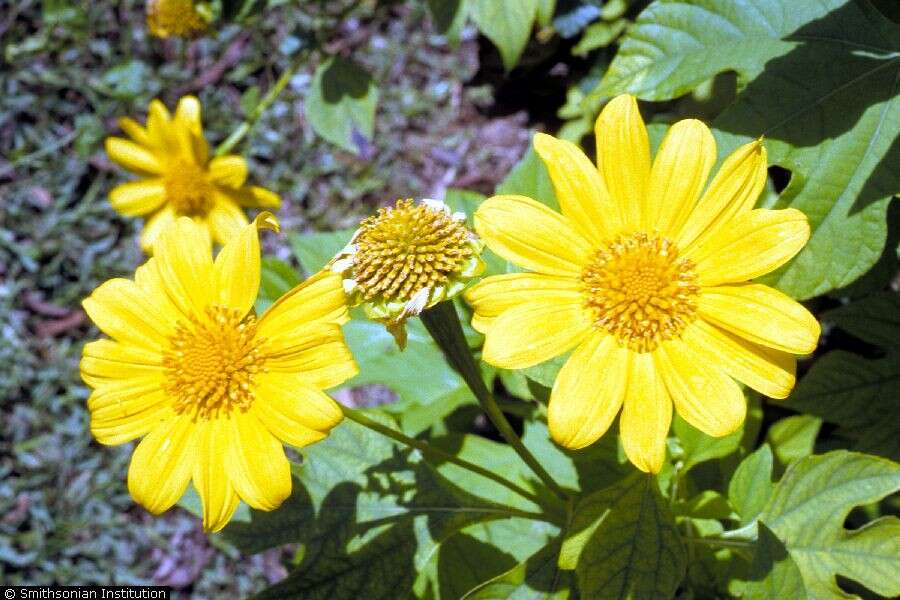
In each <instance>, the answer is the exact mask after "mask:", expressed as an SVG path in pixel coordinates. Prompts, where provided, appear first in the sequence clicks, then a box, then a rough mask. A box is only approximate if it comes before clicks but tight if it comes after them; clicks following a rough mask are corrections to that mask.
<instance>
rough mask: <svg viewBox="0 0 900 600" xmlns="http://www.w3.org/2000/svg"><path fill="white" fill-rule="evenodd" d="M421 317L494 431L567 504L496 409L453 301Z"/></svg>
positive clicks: (438, 306)
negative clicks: (492, 425)
mask: <svg viewBox="0 0 900 600" xmlns="http://www.w3.org/2000/svg"><path fill="white" fill-rule="evenodd" d="M420 316H421V318H422V322H423V323H425V327H426V328H427V329H428V333H430V334H431V337H433V338H434V341H435V342H437V345H438V346H440V348H441V350H443V352H444V356H446V357H447V361H448V362H449V363H450V365H451V366H452V367H453V368H454V369H456V371H457V372H458V373H459V374H460V375H461V376H462V378H463V380H464V381H465V382H466V385H468V386H469V389H470V390H472V393H473V394H475V397H476V398H478V402H479V403H480V404H481V408H482V409H483V410H484V412H485V413H487V416H488V418H489V419H490V420H491V422H492V423H493V424H494V427H496V428H497V431H499V432H500V435H502V436H503V439H505V440H506V441H507V443H508V444H509V445H510V446H512V447H513V449H514V450H515V451H516V452H517V453H518V454H519V456H520V457H521V458H522V460H524V461H525V464H527V465H528V466H529V467H530V468H531V470H532V471H534V474H535V475H537V476H538V477H539V478H540V480H541V481H543V482H544V484H545V485H546V486H547V487H548V488H549V489H550V490H551V491H552V492H553V493H554V494H556V495H557V496H558V497H559V498H560V499H561V500H563V501H567V500H568V498H569V497H568V494H566V492H565V490H563V489H562V487H560V485H559V484H558V483H556V481H554V480H553V478H552V477H551V476H550V474H549V473H547V471H546V470H545V469H544V467H542V466H541V463H539V462H538V460H537V459H536V458H535V457H534V455H533V454H532V453H531V452H530V451H529V450H528V448H526V447H525V444H523V443H522V440H520V439H519V436H518V435H516V432H515V431H513V428H512V425H510V424H509V421H508V420H507V419H506V416H505V415H504V414H503V411H501V410H500V407H499V406H497V401H496V400H494V396H493V394H491V392H490V391H489V390H488V389H487V386H486V385H485V384H484V379H482V377H481V369H479V368H478V363H476V362H475V359H474V358H473V357H472V351H471V350H470V349H469V345H468V344H467V343H466V337H465V334H464V333H463V329H462V324H461V323H460V322H459V315H457V314H456V308H455V307H454V306H453V302H452V301H450V300H447V301H444V302H441V303H440V304H437V305H436V306H433V307H431V308H429V309H428V310H425V311H424V312H423V313H422V314H421V315H420Z"/></svg>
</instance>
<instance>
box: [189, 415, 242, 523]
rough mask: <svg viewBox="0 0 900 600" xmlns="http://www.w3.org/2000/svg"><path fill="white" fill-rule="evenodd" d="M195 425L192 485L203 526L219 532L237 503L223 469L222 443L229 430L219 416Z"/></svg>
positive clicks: (227, 436) (232, 488) (236, 496)
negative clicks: (195, 439)
mask: <svg viewBox="0 0 900 600" xmlns="http://www.w3.org/2000/svg"><path fill="white" fill-rule="evenodd" d="M198 425H199V426H198V429H197V434H196V435H197V460H196V461H195V462H194V469H193V478H194V487H195V488H196V489H197V493H198V494H199V495H200V502H201V504H202V505H203V529H204V530H206V531H210V532H212V531H219V530H220V529H222V528H223V527H225V525H227V524H228V521H230V520H231V516H232V515H233V514H234V511H235V510H236V509H237V507H238V504H239V503H240V499H239V498H238V495H237V493H236V492H235V491H234V486H233V485H232V484H231V480H230V479H229V478H228V472H227V471H226V469H225V452H226V449H225V446H224V443H223V442H225V441H227V440H228V439H229V432H228V431H227V430H226V429H225V425H226V423H225V421H224V420H220V419H216V420H213V421H205V422H201V423H199V424H198Z"/></svg>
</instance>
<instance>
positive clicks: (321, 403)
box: [253, 373, 343, 448]
mask: <svg viewBox="0 0 900 600" xmlns="http://www.w3.org/2000/svg"><path fill="white" fill-rule="evenodd" d="M253 411H254V412H255V413H256V416H257V417H258V418H259V420H260V422H262V424H263V425H264V426H265V427H266V429H268V430H269V431H270V432H271V433H272V435H274V436H275V437H277V438H278V439H279V440H281V441H282V442H285V443H287V444H291V445H292V446H296V447H298V448H302V447H304V446H308V445H309V444H313V443H315V442H318V441H319V440H322V439H324V438H325V436H327V435H328V432H329V431H331V429H332V428H333V427H335V426H336V425H337V424H338V423H340V422H341V419H343V413H342V412H341V409H340V407H339V406H338V405H337V402H335V401H334V400H332V399H331V398H330V397H329V396H328V395H327V394H326V393H325V392H322V391H320V390H317V389H314V388H312V387H310V386H309V384H308V383H306V381H305V378H304V377H303V376H302V375H289V374H286V373H267V374H266V375H265V376H263V377H260V379H259V388H258V392H257V400H256V402H255V403H254V404H253Z"/></svg>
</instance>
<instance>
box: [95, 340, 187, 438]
mask: <svg viewBox="0 0 900 600" xmlns="http://www.w3.org/2000/svg"><path fill="white" fill-rule="evenodd" d="M95 343H96V342H95ZM83 378H84V379H85V381H86V382H88V384H89V385H92V386H94V387H96V388H97V389H95V390H94V391H93V392H92V393H91V395H90V397H89V398H88V402H87V405H88V410H90V413H91V433H92V434H93V436H94V437H95V438H96V439H97V441H98V442H100V443H101V444H106V445H109V446H114V445H118V444H124V443H125V442H130V441H131V440H134V439H137V438H139V437H141V436H144V435H146V434H147V433H149V432H150V431H151V430H152V429H154V428H155V427H156V426H158V425H159V424H160V423H161V422H162V421H165V420H166V419H169V418H171V417H172V411H171V402H170V400H169V398H168V396H167V395H166V394H165V392H164V391H163V389H162V384H163V380H162V373H161V372H156V373H150V374H145V375H142V376H129V377H125V378H117V379H106V378H99V379H95V378H94V377H93V376H91V375H86V376H85V375H83ZM89 380H90V381H89Z"/></svg>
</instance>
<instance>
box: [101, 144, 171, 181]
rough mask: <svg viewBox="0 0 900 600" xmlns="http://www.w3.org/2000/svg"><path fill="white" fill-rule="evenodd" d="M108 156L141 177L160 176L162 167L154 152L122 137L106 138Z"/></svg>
mask: <svg viewBox="0 0 900 600" xmlns="http://www.w3.org/2000/svg"><path fill="white" fill-rule="evenodd" d="M105 145H106V154H108V155H109V159H110V160H111V161H113V162H114V163H116V164H118V165H119V166H121V167H123V168H125V169H128V170H129V171H132V172H134V173H138V174H140V175H148V176H153V175H159V174H160V173H162V165H160V162H159V159H158V158H157V157H156V155H155V154H153V152H151V151H150V150H148V149H147V148H146V147H145V146H140V145H138V144H135V143H134V142H132V141H131V140H126V139H125V138H120V137H109V138H106V144H105Z"/></svg>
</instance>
